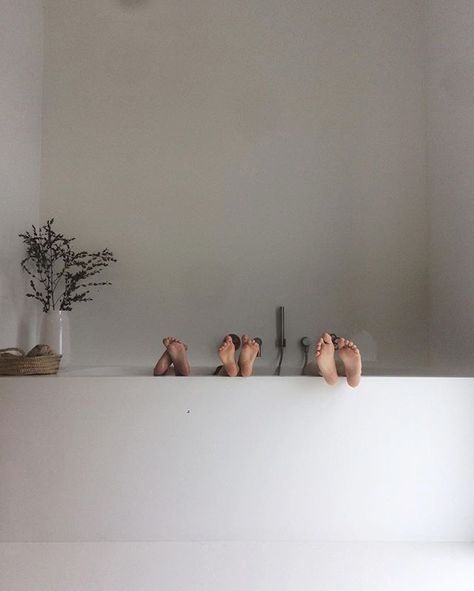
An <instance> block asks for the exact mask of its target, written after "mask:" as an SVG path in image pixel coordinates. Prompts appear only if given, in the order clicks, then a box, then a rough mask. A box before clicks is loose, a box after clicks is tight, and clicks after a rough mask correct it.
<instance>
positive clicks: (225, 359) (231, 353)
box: [217, 335, 239, 378]
mask: <svg viewBox="0 0 474 591" xmlns="http://www.w3.org/2000/svg"><path fill="white" fill-rule="evenodd" d="M217 352H218V354H219V359H220V360H221V361H222V365H223V369H224V371H225V372H226V374H227V375H228V376H229V377H231V378H233V377H235V376H236V375H237V374H238V373H239V368H238V367H237V363H235V346H234V343H233V342H232V338H231V337H230V336H229V335H227V336H226V337H225V338H224V340H223V341H222V345H221V346H220V347H219V349H218V350H217Z"/></svg>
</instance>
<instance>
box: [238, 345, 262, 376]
mask: <svg viewBox="0 0 474 591" xmlns="http://www.w3.org/2000/svg"><path fill="white" fill-rule="evenodd" d="M259 348H260V345H259V344H258V343H257V341H256V340H255V339H251V338H250V337H249V336H248V335H246V334H244V335H243V336H242V349H241V351H240V356H239V367H240V375H241V376H242V377H243V378H247V377H248V376H251V375H252V372H253V364H254V362H255V359H256V358H257V355H258V350H259Z"/></svg>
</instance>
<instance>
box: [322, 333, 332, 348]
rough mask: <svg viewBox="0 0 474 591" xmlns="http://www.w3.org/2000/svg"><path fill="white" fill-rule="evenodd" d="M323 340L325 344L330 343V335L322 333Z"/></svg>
mask: <svg viewBox="0 0 474 591" xmlns="http://www.w3.org/2000/svg"><path fill="white" fill-rule="evenodd" d="M322 338H323V341H324V342H325V343H326V345H329V344H330V343H332V339H331V335H330V334H329V333H328V332H325V333H324V334H323V337H322Z"/></svg>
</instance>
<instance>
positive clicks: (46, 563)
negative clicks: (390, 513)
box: [0, 542, 474, 591]
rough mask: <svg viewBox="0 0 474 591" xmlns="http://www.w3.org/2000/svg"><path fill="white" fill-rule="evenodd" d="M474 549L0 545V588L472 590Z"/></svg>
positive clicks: (392, 545) (422, 546) (393, 545)
mask: <svg viewBox="0 0 474 591" xmlns="http://www.w3.org/2000/svg"><path fill="white" fill-rule="evenodd" d="M473 588H474V544H465V543H461V544H456V543H444V544H443V543H419V544H411V543H368V544H366V543H337V542H335V543H319V544H318V543H309V542H308V543H306V542H301V543H299V542H293V543H288V542H266V543H261V542H258V543H257V542H255V543H251V542H247V543H241V542H214V543H202V542H189V543H183V542H152V543H110V542H107V543H104V542H102V543H101V542H94V543H76V544H69V543H56V544H51V543H32V544H25V543H18V544H8V543H4V544H0V589H1V591H316V590H317V591H395V590H396V591H424V590H425V589H426V590H427V591H472V589H473Z"/></svg>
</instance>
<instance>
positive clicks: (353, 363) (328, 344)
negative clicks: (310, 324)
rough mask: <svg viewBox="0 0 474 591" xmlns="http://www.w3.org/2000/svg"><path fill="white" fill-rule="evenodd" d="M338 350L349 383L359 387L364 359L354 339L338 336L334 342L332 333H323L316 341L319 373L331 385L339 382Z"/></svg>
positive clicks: (316, 360)
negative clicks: (336, 357)
mask: <svg viewBox="0 0 474 591" xmlns="http://www.w3.org/2000/svg"><path fill="white" fill-rule="evenodd" d="M336 351H337V353H338V355H339V359H340V360H341V362H342V364H343V366H344V368H343V369H344V375H345V376H346V379H347V383H348V384H349V386H352V387H353V388H355V387H357V386H358V385H359V383H360V376H361V373H362V360H361V356H360V351H359V349H358V348H357V346H356V345H354V343H353V342H352V341H349V340H347V339H344V338H338V339H336V341H335V343H333V340H332V338H331V335H330V334H329V333H327V332H325V333H324V334H322V335H321V337H320V339H319V340H318V342H317V343H316V354H315V362H316V365H317V367H318V369H319V373H320V374H321V375H322V376H323V378H324V379H325V380H326V382H327V383H328V384H330V385H331V386H332V385H334V384H336V383H337V381H338V372H337V366H336V359H335V352H336Z"/></svg>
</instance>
